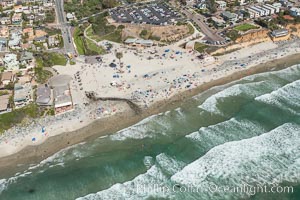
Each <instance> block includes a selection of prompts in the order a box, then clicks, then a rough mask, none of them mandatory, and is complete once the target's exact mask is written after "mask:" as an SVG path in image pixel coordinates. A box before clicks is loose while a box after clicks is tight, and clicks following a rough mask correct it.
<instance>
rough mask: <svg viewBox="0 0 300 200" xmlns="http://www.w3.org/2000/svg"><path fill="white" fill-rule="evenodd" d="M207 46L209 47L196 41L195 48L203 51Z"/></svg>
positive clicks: (200, 51)
mask: <svg viewBox="0 0 300 200" xmlns="http://www.w3.org/2000/svg"><path fill="white" fill-rule="evenodd" d="M207 47H208V46H207V45H205V44H202V43H199V42H196V43H195V46H194V48H195V50H196V51H198V52H199V53H203V52H204V50H205V49H206V48H207Z"/></svg>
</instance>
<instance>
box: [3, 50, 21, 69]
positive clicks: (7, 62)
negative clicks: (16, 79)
mask: <svg viewBox="0 0 300 200" xmlns="http://www.w3.org/2000/svg"><path fill="white" fill-rule="evenodd" d="M3 63H4V67H5V69H6V71H16V70H19V64H20V63H19V61H18V60H17V55H16V54H13V53H7V54H5V56H4V58H3Z"/></svg>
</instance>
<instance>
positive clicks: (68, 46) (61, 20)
mask: <svg viewBox="0 0 300 200" xmlns="http://www.w3.org/2000/svg"><path fill="white" fill-rule="evenodd" d="M55 5H56V11H57V18H58V24H59V27H60V29H61V31H62V37H63V40H64V49H65V52H66V53H72V54H76V51H75V48H74V44H73V40H72V34H71V27H70V26H69V24H68V23H67V21H66V17H65V14H64V3H63V0H55Z"/></svg>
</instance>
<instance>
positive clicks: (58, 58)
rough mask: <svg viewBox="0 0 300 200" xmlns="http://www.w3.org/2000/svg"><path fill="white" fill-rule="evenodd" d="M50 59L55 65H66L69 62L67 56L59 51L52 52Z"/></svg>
mask: <svg viewBox="0 0 300 200" xmlns="http://www.w3.org/2000/svg"><path fill="white" fill-rule="evenodd" d="M50 59H51V60H52V62H53V64H54V65H63V66H65V65H66V64H67V59H66V56H65V55H63V54H59V53H51V54H50Z"/></svg>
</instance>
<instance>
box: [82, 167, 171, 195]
mask: <svg viewBox="0 0 300 200" xmlns="http://www.w3.org/2000/svg"><path fill="white" fill-rule="evenodd" d="M166 179H167V178H166V177H165V176H164V175H163V174H162V173H161V171H160V170H159V169H158V168H157V167H156V166H155V165H154V166H152V167H151V168H150V169H149V170H148V171H147V172H146V173H144V174H140V175H139V176H137V177H135V178H134V179H133V180H131V181H127V182H125V183H122V184H121V183H117V184H115V185H113V186H112V187H110V188H108V189H106V190H103V191H100V192H97V193H95V194H89V195H87V196H84V197H80V198H77V200H99V199H103V200H106V199H107V200H111V199H126V200H127V199H128V200H130V199H132V200H133V199H136V200H139V199H147V198H152V199H158V198H170V196H169V194H167V193H166V192H164V191H163V190H160V188H158V187H156V186H155V185H156V184H157V185H159V184H162V183H164V182H166ZM161 186H163V185H161Z"/></svg>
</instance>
